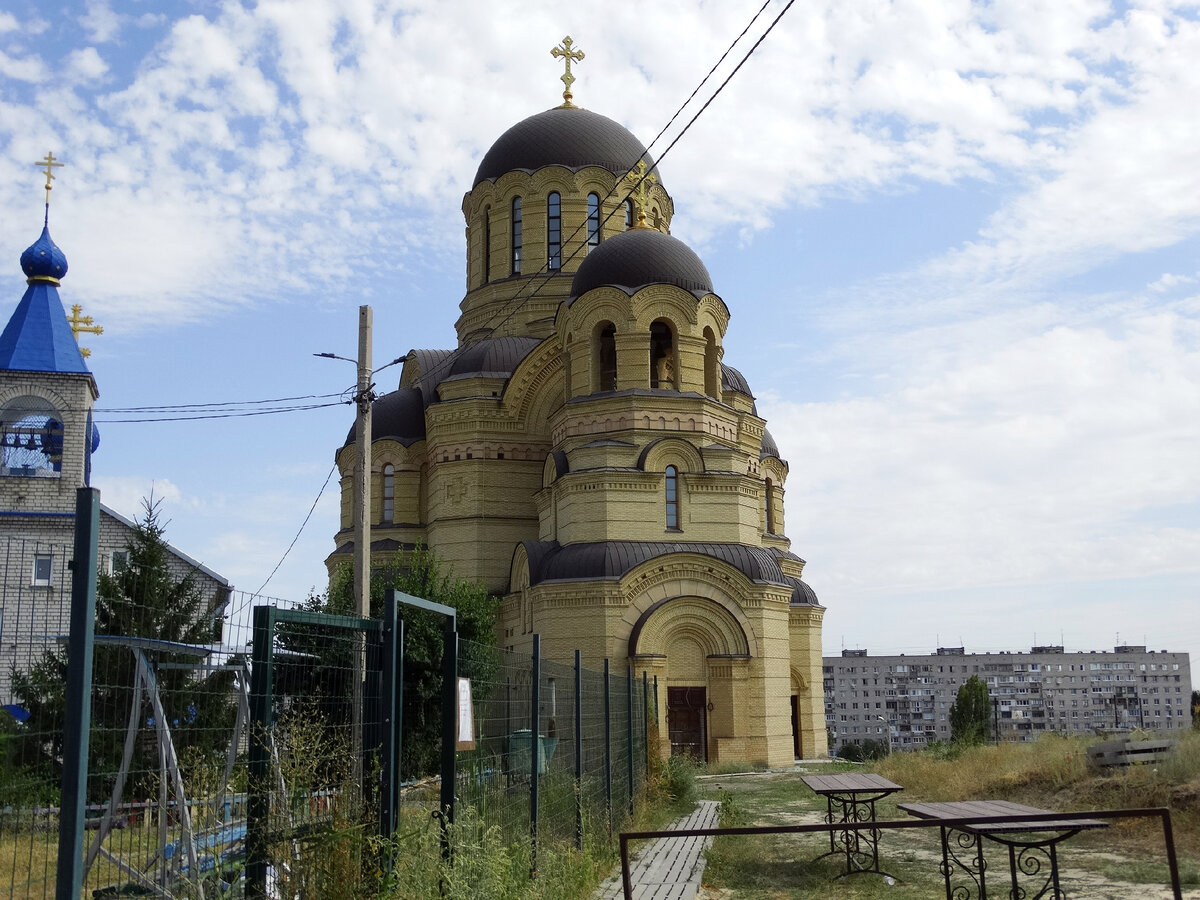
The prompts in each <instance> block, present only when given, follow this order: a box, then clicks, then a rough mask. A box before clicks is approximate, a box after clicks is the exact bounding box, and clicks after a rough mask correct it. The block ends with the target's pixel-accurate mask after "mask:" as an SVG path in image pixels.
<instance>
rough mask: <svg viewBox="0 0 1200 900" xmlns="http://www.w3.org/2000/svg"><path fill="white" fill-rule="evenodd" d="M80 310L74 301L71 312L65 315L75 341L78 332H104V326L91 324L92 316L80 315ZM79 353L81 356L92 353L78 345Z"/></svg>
mask: <svg viewBox="0 0 1200 900" xmlns="http://www.w3.org/2000/svg"><path fill="white" fill-rule="evenodd" d="M82 312H83V307H82V306H80V305H79V304H78V303H76V304H75V305H74V306H72V307H71V314H70V315H69V316H67V323H68V324H69V325H70V326H71V334H73V335H75V341H76V343H78V342H79V334H80V332H84V333H86V334H104V327H103V326H101V325H94V324H92V317H91V316H84V315H80V314H81V313H82ZM79 353H80V355H81V356H91V355H92V351H91V350H89V349H88V348H87V347H80V348H79Z"/></svg>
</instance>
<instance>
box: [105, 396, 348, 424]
mask: <svg viewBox="0 0 1200 900" xmlns="http://www.w3.org/2000/svg"><path fill="white" fill-rule="evenodd" d="M347 402H349V401H344V400H343V401H338V402H337V403H310V404H306V405H304V406H280V407H276V408H274V409H255V410H249V411H247V412H225V413H216V412H213V413H204V414H199V415H192V416H153V417H149V416H148V417H144V418H139V419H106V418H97V419H95V422H96V424H98V425H112V424H135V425H137V424H144V423H148V422H199V421H202V420H205V419H241V418H246V417H248V416H273V415H279V414H280V413H289V412H304V411H307V410H311V409H328V408H329V407H332V406H344V405H346V403H347Z"/></svg>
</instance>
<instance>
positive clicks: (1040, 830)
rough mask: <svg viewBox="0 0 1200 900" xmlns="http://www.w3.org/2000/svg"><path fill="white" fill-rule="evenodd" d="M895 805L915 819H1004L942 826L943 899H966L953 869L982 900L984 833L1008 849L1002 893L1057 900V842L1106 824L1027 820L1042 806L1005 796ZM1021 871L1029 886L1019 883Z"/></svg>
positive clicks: (1033, 899) (1047, 812)
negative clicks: (1005, 884)
mask: <svg viewBox="0 0 1200 900" xmlns="http://www.w3.org/2000/svg"><path fill="white" fill-rule="evenodd" d="M897 807H898V808H900V809H902V810H904V811H905V812H907V813H908V814H909V815H911V816H916V817H917V818H920V819H934V820H958V819H967V818H985V817H992V818H994V817H1003V821H999V822H992V823H981V824H964V823H961V822H955V823H954V824H952V825H951V824H946V825H943V826H942V827H941V833H942V865H941V871H942V875H943V876H944V877H945V880H946V900H968V898H970V897H971V896H972V891H971V885H970V884H968V883H959V884H952V877H953V875H954V873H955V872H956V871H961V872H963V873H965V874H966V875H967V876H968V877H969V878H970V880H971V882H973V883H974V886H975V888H976V889H977V890H978V894H977V896H978V898H979V900H987V896H988V893H987V868H988V864H987V860H986V859H984V855H983V839H984V838H987V839H988V840H990V841H994V842H996V843H997V844H1000V845H1002V846H1004V847H1006V848H1007V849H1008V872H1009V880H1010V884H1011V889H1010V891H1007V892H1005V893H1004V896H1007V897H1028V898H1031V900H1037V898H1039V897H1052V898H1054V900H1061V898H1063V897H1065V896H1066V895H1065V894H1064V893H1063V892H1062V887H1061V886H1060V885H1059V880H1058V849H1057V848H1058V845H1059V844H1060V843H1062V842H1063V841H1065V840H1067V838H1069V837H1072V836H1073V835H1075V834H1078V833H1079V832H1080V831H1084V830H1085V829H1092V828H1107V827H1108V823H1107V822H1102V821H1100V820H1099V819H1076V818H1069V817H1064V818H1061V819H1054V820H1053V821H1029V820H1028V819H1027V818H1026V817H1027V816H1045V815H1052V814H1053V813H1052V812H1051V811H1050V810H1047V809H1037V808H1036V807H1033V806H1022V805H1021V804H1019V803H1010V802H1009V801H1007V800H969V801H965V802H960V803H898V804H897ZM1022 876H1024V877H1025V880H1026V882H1027V883H1032V884H1031V887H1030V888H1024V887H1022V886H1021V884H1020V881H1021V878H1022Z"/></svg>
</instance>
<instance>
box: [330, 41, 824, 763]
mask: <svg viewBox="0 0 1200 900" xmlns="http://www.w3.org/2000/svg"><path fill="white" fill-rule="evenodd" d="M554 55H555V56H560V57H564V58H565V62H566V64H567V73H566V75H564V76H563V79H562V80H563V82H564V84H565V85H566V87H567V89H566V91H564V93H563V97H564V102H563V103H562V105H560V106H558V107H555V108H553V109H549V110H546V111H545V112H541V113H538V114H536V115H533V116H530V117H529V118H527V119H525V120H523V121H521V122H518V123H517V124H516V125H514V126H513V127H512V128H510V129H509V130H508V131H506V132H505V133H504V134H502V135H501V136H500V137H499V138H498V139H497V140H496V142H495V143H494V144H493V145H492V147H491V149H489V150H488V152H487V153H486V154H485V155H484V157H483V159H482V161H481V162H480V164H479V169H478V171H477V172H476V174H475V178H474V181H473V182H472V184H473V185H474V186H473V187H472V189H471V190H470V192H468V193H467V195H466V196H465V197H464V198H463V205H462V210H463V215H464V217H465V219H466V238H467V240H466V244H467V247H466V250H467V258H466V263H467V265H466V271H467V291H466V295H465V296H464V297H463V300H462V302H461V304H460V305H459V308H460V315H459V317H458V321H457V323H456V326H455V327H456V330H457V333H458V346H457V347H456V348H454V349H448V350H413V351H410V352H409V354H408V355H407V357H406V359H405V363H404V367H403V370H402V375H401V377H400V382H399V386H398V387H397V389H396V390H394V391H392V392H390V393H387V394H384V395H383V396H380V397H379V398H378V399H377V400H376V401H375V403H374V407H373V427H372V435H371V442H372V443H371V446H372V466H371V468H372V489H371V497H372V498H373V499H372V504H371V505H372V508H371V510H370V521H371V523H372V525H371V528H372V535H373V538H374V539H373V540H372V544H371V546H372V553H373V555H375V556H376V557H377V558H379V559H380V560H381V561H382V560H383V558H385V557H390V556H391V555H392V554H394V553H395V551H397V550H403V549H404V548H411V547H412V546H414V545H416V544H418V543H421V544H424V545H425V546H428V547H431V548H433V549H434V550H435V551H436V552H437V553H438V555H439V556H440V557H441V558H442V559H443V560H444V561H445V562H446V563H448V564H449V565H450V566H451V567H452V568H453V571H454V573H455V575H457V576H460V577H464V578H471V579H477V580H479V581H482V582H483V583H484V584H486V585H487V587H488V588H489V589H490V590H492V591H493V592H495V593H497V594H499V595H500V596H501V597H502V598H503V603H502V606H501V612H500V624H499V634H498V635H497V637H498V640H499V643H500V645H501V646H503V647H507V648H511V649H514V650H524V651H528V650H529V649H531V646H532V636H533V635H534V634H535V633H536V634H540V635H541V640H542V652H543V654H544V655H545V656H546V657H547V658H551V659H559V660H561V661H563V662H570V661H571V660H572V659H573V654H574V651H575V650H576V648H578V649H580V650H582V653H583V660H584V665H585V666H589V667H594V668H598V667H599V666H600V663H601V660H603V659H605V658H608V659H610V660H612V662H613V665H614V666H617V667H618V668H619V669H620V670H623V668H624V666H625V665H626V664H629V665H632V666H633V667H634V671H635V672H636V673H637V674H638V675H639V676H640V675H641V673H642V672H647V673H649V675H650V676H651V678H652V679H653V678H654V677H655V676H657V678H658V684H659V697H660V703H659V723H658V726H659V735H660V739H661V741H662V745H663V746H662V750H663V752H664V753H668V752H671V753H680V752H687V753H691V754H693V755H695V756H697V757H699V758H701V759H707V760H708V761H710V762H716V761H720V762H729V761H738V762H765V763H767V764H769V765H772V766H779V765H787V764H790V763H791V762H792V760H793V758H794V757H799V756H804V757H813V756H823V755H825V754H826V732H825V715H824V705H823V703H824V700H823V688H822V675H821V617H822V615H823V613H824V608H823V607H822V606H821V605H820V604H819V603H818V602H817V598H816V595H815V594H814V593H813V591H812V589H811V588H809V586H808V585H807V584H805V583H804V582H803V581H801V579H800V576H801V572H802V570H803V568H804V560H802V559H800V558H799V557H798V556H796V555H795V554H794V553H792V552H791V551H790V550H789V546H790V541H789V540H788V539H787V538H786V537H785V536H784V483H785V480H786V478H787V474H788V466H787V463H786V462H785V461H784V460H782V459H781V458H780V456H779V451H778V449H777V447H776V445H775V442H774V440H772V438H771V435H770V433H769V432H768V431H767V430H766V427H765V425H766V423H765V422H764V420H763V419H762V418H761V417H759V416H758V414H757V411H756V409H755V405H754V396H753V395H752V394H751V392H750V386H749V385H748V384H747V383H746V380H745V378H743V377H742V375H741V373H739V372H738V371H737V370H736V369H734V368H732V367H731V366H728V365H726V364H725V363H724V362H723V359H722V357H723V355H724V349H723V346H722V344H723V340H724V337H725V334H726V330H727V328H728V327H729V321H730V311H729V308H728V307H727V306H726V304H725V301H724V300H722V298H721V297H720V296H719V295H718V294H717V293H716V292H715V290H714V288H713V285H712V283H711V279H710V277H709V274H708V271H707V270H706V269H705V267H704V263H703V262H701V260H700V259H699V257H698V256H697V255H696V254H695V253H694V252H692V250H691V249H689V248H688V247H687V246H686V245H685V244H683V243H682V242H681V241H679V240H677V239H676V238H674V237H672V236H671V234H670V228H671V218H672V214H673V210H674V204H673V203H672V200H671V196H670V195H669V194H668V193H667V190H666V187H665V186H664V184H663V183H662V181H660V180H659V177H658V171H657V169H656V167H655V164H654V160H653V159H651V158H650V155H649V154H648V153H647V151H646V148H645V147H644V146H643V145H642V143H641V142H640V141H639V140H638V139H637V138H636V137H634V135H633V134H631V133H630V132H629V131H628V130H626V129H625V128H624V127H622V126H621V125H619V124H617V123H616V122H614V121H613V120H611V119H608V118H606V117H604V116H602V115H598V114H596V113H594V112H589V111H588V110H585V109H581V108H579V107H577V106H575V105H574V103H573V102H572V100H573V97H572V94H571V82H572V81H573V80H574V78H573V76H572V75H571V72H570V62H571V60H573V59H579V58H581V55H580V54H579V53H578V51H575V50H573V49H572V46H571V43H570V40H569V39H566V40H564V43H563V46H562V47H559V48H556V51H555V53H554ZM337 461H338V465H339V469H340V471H341V473H342V483H341V484H342V517H341V518H342V521H341V530H340V531H339V532H338V534H337V536H336V545H337V549H336V550H335V551H334V553H333V554H332V555H331V556H330V557H329V561H328V562H329V565H330V567H331V568H332V567H333V566H335V565H338V564H340V563H341V562H344V561H346V560H347V559H348V558H349V556H348V554H350V553H351V552H352V551H353V535H354V533H353V528H352V522H353V512H354V510H353V503H354V496H355V492H354V488H353V480H354V479H353V473H354V468H355V448H354V440H353V435H351V437H350V438H348V439H347V442H346V444H345V446H343V447H342V448H341V449H340V450H339V452H338V456H337Z"/></svg>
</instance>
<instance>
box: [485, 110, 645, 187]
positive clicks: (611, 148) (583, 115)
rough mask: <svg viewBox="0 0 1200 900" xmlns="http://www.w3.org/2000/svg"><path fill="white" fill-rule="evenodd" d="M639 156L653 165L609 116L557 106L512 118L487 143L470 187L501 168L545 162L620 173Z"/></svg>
mask: <svg viewBox="0 0 1200 900" xmlns="http://www.w3.org/2000/svg"><path fill="white" fill-rule="evenodd" d="M639 159H644V160H645V161H646V165H647V166H649V167H651V168H653V166H654V160H653V158H651V157H650V156H649V155H648V154H647V153H646V148H645V147H643V146H642V142H641V141H639V140H638V139H637V138H635V137H634V136H633V135H632V134H631V133H630V132H629V130H628V129H626V128H625V127H624V126H622V125H619V124H617V123H616V122H614V121H613V120H612V119H609V118H607V117H605V116H602V115H600V114H598V113H594V112H589V111H588V110H586V109H579V108H577V107H567V108H563V107H558V108H556V109H548V110H546V111H545V112H541V113H538V114H537V115H535V116H530V117H529V118H528V119H525V120H524V121H521V122H518V123H517V124H516V125H514V126H513V127H512V128H510V129H508V131H506V132H504V134H502V135H500V137H499V138H498V139H497V140H496V143H494V144H492V149H490V150H488V152H487V153H486V154H484V157H483V161H482V162H480V164H479V171H478V172H476V173H475V181H473V182H472V184H473V185H476V184H479V182H481V181H485V180H488V179H496V178H499V177H500V176H501V175H503V174H504V173H505V172H511V171H513V170H514V169H522V170H524V171H527V172H534V171H537V170H538V169H543V168H545V167H546V166H566V167H567V168H568V169H582V168H584V167H585V166H600V167H602V168H605V169H608V171H610V172H612V173H613V174H615V175H624V174H625V173H626V172H628V171H629V170H630V169H632V168H633V167H634V166H635V165H637V162H638V160H639Z"/></svg>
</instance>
